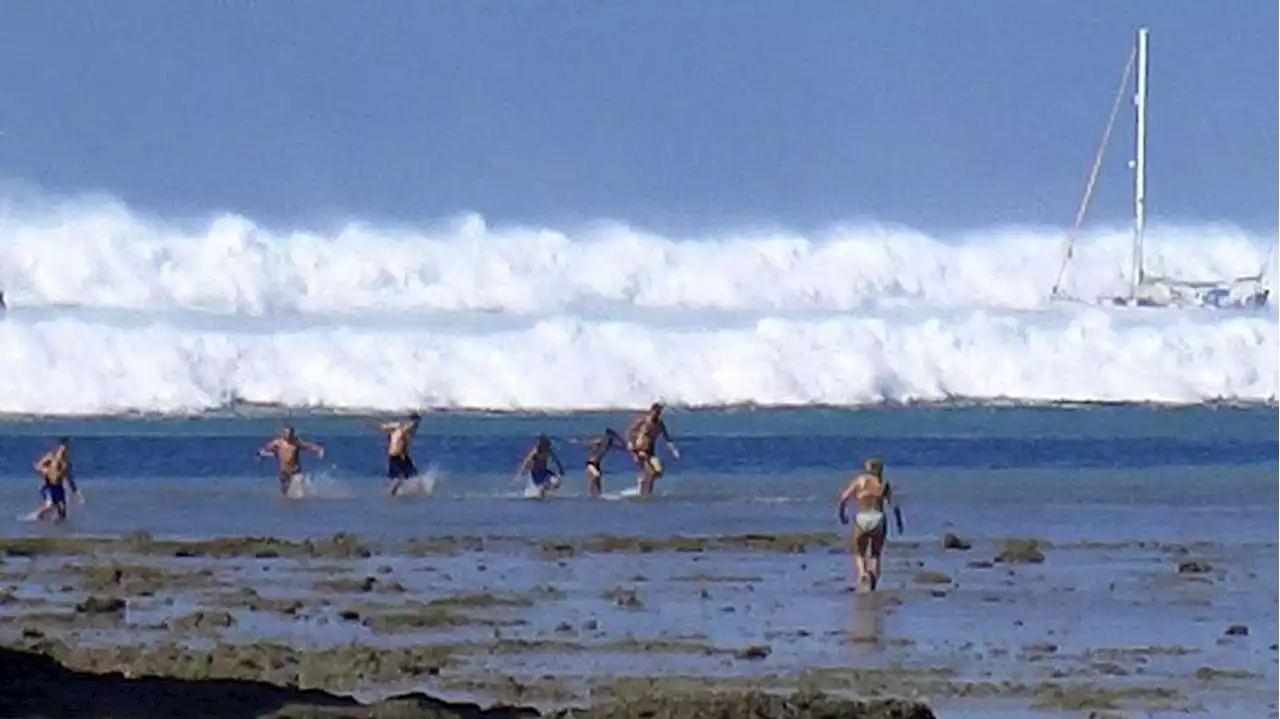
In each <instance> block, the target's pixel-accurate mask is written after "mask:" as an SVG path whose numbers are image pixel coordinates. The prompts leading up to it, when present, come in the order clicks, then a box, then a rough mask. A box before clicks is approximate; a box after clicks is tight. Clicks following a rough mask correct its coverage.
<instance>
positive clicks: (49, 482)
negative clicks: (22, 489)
mask: <svg viewBox="0 0 1280 719" xmlns="http://www.w3.org/2000/svg"><path fill="white" fill-rule="evenodd" d="M35 470H36V473H37V474H39V475H40V476H41V477H42V478H44V486H42V487H41V488H40V496H41V497H42V498H43V500H44V501H43V502H41V503H40V506H39V508H37V509H36V519H47V518H48V517H49V516H50V515H52V514H55V513H56V514H57V516H58V519H59V520H62V519H66V518H67V490H66V487H71V492H72V494H74V495H75V496H76V500H77V501H78V502H79V503H80V504H84V495H83V494H81V493H80V489H79V488H78V487H76V480H75V478H74V477H73V476H72V472H71V438H70V437H61V438H59V439H58V444H57V446H56V447H54V448H53V450H52V451H50V452H48V453H47V454H45V455H44V456H43V457H41V458H40V459H39V460H37V461H36V463H35Z"/></svg>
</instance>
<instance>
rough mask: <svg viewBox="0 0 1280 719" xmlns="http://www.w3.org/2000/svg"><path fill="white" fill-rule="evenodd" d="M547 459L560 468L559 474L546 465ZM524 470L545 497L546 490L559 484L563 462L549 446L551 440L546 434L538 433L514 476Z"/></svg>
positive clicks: (562, 472)
mask: <svg viewBox="0 0 1280 719" xmlns="http://www.w3.org/2000/svg"><path fill="white" fill-rule="evenodd" d="M548 461H551V462H555V463H556V469H558V470H560V473H559V474H556V473H555V472H552V471H551V469H550V468H548V467H547V462H548ZM525 472H528V473H529V478H530V479H532V480H533V486H534V487H535V488H537V490H538V494H539V496H542V497H545V496H547V492H550V491H551V490H553V489H555V488H557V487H559V486H560V477H563V476H564V464H563V463H561V462H560V458H559V457H557V456H556V452H555V450H554V449H552V448H551V440H550V439H549V438H548V437H547V435H545V434H540V435H538V440H537V441H536V442H534V444H533V449H531V450H529V453H528V454H526V455H525V456H524V461H523V462H521V463H520V469H518V470H517V471H516V476H519V475H522V474H524V473H525Z"/></svg>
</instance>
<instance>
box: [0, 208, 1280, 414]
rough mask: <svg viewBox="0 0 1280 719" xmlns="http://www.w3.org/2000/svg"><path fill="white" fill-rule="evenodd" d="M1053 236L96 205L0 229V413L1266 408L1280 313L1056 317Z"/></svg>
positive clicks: (1104, 277) (1229, 245)
mask: <svg viewBox="0 0 1280 719" xmlns="http://www.w3.org/2000/svg"><path fill="white" fill-rule="evenodd" d="M1062 240H1063V237H1062V235H1061V234H1060V233H1058V232H1055V231H1031V230H1017V229H1010V228H1005V229H1002V230H998V231H992V232H987V233H972V234H970V235H967V236H964V237H942V238H935V237H929V236H926V235H924V234H921V233H918V232H913V231H910V230H902V229H893V228H884V227H876V226H872V225H858V226H850V227H845V228H836V229H833V230H830V231H829V232H826V233H823V234H821V235H819V236H801V235H796V234H785V233H772V234H768V233H756V234H725V235H724V236H717V237H710V238H702V239H676V238H667V237H659V236H655V235H653V234H649V233H645V232H642V231H640V230H636V229H632V228H628V227H626V226H623V225H618V224H611V225H597V226H594V227H592V228H589V229H586V230H583V231H581V232H572V233H565V232H558V231H551V230H531V229H521V228H508V229H493V228H489V227H487V226H486V225H485V223H484V222H483V221H482V220H480V219H479V218H477V217H467V218H463V219H462V220H460V221H458V222H456V223H453V224H446V225H443V226H441V227H439V228H435V229H415V230H406V229H394V228H393V229H379V228H375V227H370V226H361V225H351V226H348V227H347V228H345V229H343V230H341V231H339V232H336V233H334V234H333V235H332V236H320V235H313V234H304V233H293V234H290V233H273V232H270V231H267V230H265V229H261V228H258V227H255V226H254V225H253V223H251V222H249V221H248V220H246V219H244V218H241V217H234V216H227V217H221V218H218V219H216V220H214V221H212V222H211V223H209V224H208V226H207V227H203V228H200V229H194V230H193V229H191V228H189V227H187V228H180V227H179V226H178V225H175V224H170V223H166V222H162V221H158V220H153V219H148V218H143V217H140V216H138V215H136V214H134V213H131V212H130V211H128V210H127V209H126V208H123V207H121V206H119V205H114V204H110V203H105V204H104V203H98V204H84V203H80V204H69V205H65V206H62V207H61V208H59V209H56V210H53V211H47V212H45V213H44V214H36V213H33V212H30V211H21V212H19V211H14V210H9V211H8V213H7V214H3V215H0V285H3V287H4V288H5V289H6V290H7V293H8V296H9V302H10V306H11V307H12V308H13V309H12V310H11V311H10V312H9V313H8V317H7V318H6V319H5V321H3V322H0V412H10V413H36V414H50V413H54V414H113V413H120V412H129V411H159V412H190V411H202V410H209V409H215V408H219V407H223V406H226V405H227V404H231V403H234V402H263V403H275V404H284V405H290V406H313V407H328V408H335V409H339V408H340V409H379V410H391V409H399V408H405V407H410V406H416V407H422V406H428V407H470V408H484V409H592V408H614V407H633V406H642V405H645V404H647V403H648V402H650V401H652V400H653V399H654V398H656V397H661V398H665V399H666V400H667V401H670V402H674V403H686V404H700V405H720V404H738V403H756V404H765V405H768V404H837V405H853V404H863V403H874V402H882V401H912V400H920V401H931V400H933V401H945V400H978V401H982V400H997V399H1007V400H1014V401H1069V402H1089V401H1134V402H1176V403H1196V402H1206V401H1215V400H1225V401H1275V399H1276V396H1277V383H1278V379H1277V371H1278V370H1277V355H1278V354H1280V347H1278V343H1277V313H1276V310H1275V307H1274V304H1273V306H1272V307H1269V308H1266V309H1265V310H1262V311H1251V312H1229V311H1222V312H1210V311H1178V310H1154V309H1144V310H1126V309H1107V310H1104V309H1098V308H1094V307H1089V306H1086V305H1069V306H1061V305H1058V306H1050V305H1049V304H1048V303H1047V301H1046V296H1047V294H1048V291H1049V288H1050V286H1051V285H1052V282H1053V279H1054V276H1055V275H1056V273H1057V271H1058V268H1059V266H1060V263H1061V259H1062V246H1063V245H1062ZM1128 241H1129V240H1128V235H1127V233H1126V232H1124V231H1123V230H1116V231H1114V232H1099V233H1097V234H1095V235H1092V236H1088V237H1086V238H1085V239H1084V241H1083V242H1082V244H1081V245H1080V247H1079V248H1078V249H1077V255H1076V256H1077V261H1076V262H1075V263H1074V264H1073V265H1072V270H1071V273H1070V274H1069V276H1068V288H1069V289H1070V290H1071V291H1072V292H1073V293H1074V294H1076V295H1080V296H1085V297H1089V296H1095V295H1102V294H1107V293H1118V292H1122V291H1123V289H1124V286H1125V272H1126V271H1127V267H1128V265H1127V260H1128ZM1275 244H1276V238H1275V236H1274V235H1267V236H1265V237H1263V236H1257V235H1251V234H1249V233H1246V232H1243V231H1241V230H1238V229H1231V228H1227V227H1221V226H1203V227H1196V228H1174V227H1166V228H1163V229H1159V230H1158V231H1156V232H1153V233H1152V236H1151V239H1150V243H1149V245H1150V247H1151V249H1152V252H1151V257H1152V265H1153V269H1154V270H1155V271H1157V272H1159V273H1161V274H1165V275H1173V276H1179V277H1183V278H1189V279H1196V278H1203V277H1217V276H1223V275H1247V274H1253V273H1256V272H1257V271H1258V270H1259V267H1260V266H1266V273H1265V277H1266V281H1265V282H1266V284H1267V285H1268V286H1270V287H1274V278H1275V277H1276V266H1275V254H1274V253H1273V252H1270V250H1269V248H1271V249H1273V248H1274V246H1275ZM55 305H63V306H64V307H61V308H54V307H53V306H55ZM65 305H75V306H76V308H66V307H65ZM42 307H43V309H42ZM85 308H90V309H85ZM93 308H100V309H93ZM101 308H108V309H101ZM111 308H114V309H111ZM184 310H200V311H202V312H201V313H200V314H193V313H191V312H182V311H184ZM476 310H485V311H488V312H490V313H492V314H491V315H486V316H483V317H480V316H477V315H475V314H473V313H474V311H476ZM204 313H213V314H214V316H213V317H212V319H211V318H210V316H209V315H207V314H204Z"/></svg>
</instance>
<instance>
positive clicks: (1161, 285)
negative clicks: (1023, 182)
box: [1050, 27, 1270, 309]
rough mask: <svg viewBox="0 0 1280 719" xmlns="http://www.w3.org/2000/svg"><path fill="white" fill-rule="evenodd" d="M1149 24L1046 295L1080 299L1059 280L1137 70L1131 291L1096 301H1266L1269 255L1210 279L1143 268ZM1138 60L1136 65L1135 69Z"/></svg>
mask: <svg viewBox="0 0 1280 719" xmlns="http://www.w3.org/2000/svg"><path fill="white" fill-rule="evenodd" d="M1147 39H1148V30H1147V28H1145V27H1144V28H1139V29H1138V34H1137V39H1136V42H1135V44H1134V48H1133V50H1132V51H1131V52H1130V53H1129V60H1128V62H1127V63H1126V64H1125V69H1124V76H1123V78H1122V79H1121V81H1120V89H1119V90H1118V91H1117V92H1116V99H1115V103H1114V105H1113V106H1112V108H1111V116H1110V118H1109V119H1108V120H1107V127H1106V130H1105V131H1104V132H1103V135H1102V144H1101V146H1100V147H1099V148H1098V154H1097V156H1096V157H1095V158H1094V163H1093V169H1092V171H1091V172H1090V173H1089V180H1088V183H1087V184H1086V186H1085V193H1084V198H1083V199H1082V200H1081V201H1080V206H1079V209H1078V210H1077V211H1076V219H1075V226H1074V227H1073V228H1072V232H1071V234H1070V235H1069V236H1068V238H1067V248H1066V253H1065V257H1064V258H1063V261H1062V268H1061V269H1060V270H1059V271H1058V276H1057V279H1056V280H1055V281H1054V283H1053V290H1052V292H1051V294H1050V297H1051V299H1053V300H1069V301H1077V302H1078V301H1081V300H1080V298H1077V297H1072V296H1070V295H1068V294H1067V293H1066V292H1065V291H1064V290H1063V287H1062V285H1063V281H1064V279H1065V278H1066V274H1067V269H1068V267H1069V266H1070V264H1071V260H1072V258H1073V257H1074V254H1075V243H1076V238H1077V236H1078V234H1079V230H1080V226H1081V224H1082V223H1083V222H1084V218H1085V215H1086V214H1087V213H1088V210H1089V203H1090V201H1091V200H1092V198H1093V191H1094V188H1095V187H1096V185H1097V181H1098V174H1099V172H1100V170H1101V168H1102V160H1103V157H1104V155H1105V154H1106V149H1107V145H1108V143H1109V141H1110V139H1111V131H1112V128H1113V127H1114V126H1115V120H1116V116H1117V115H1118V114H1119V110H1120V105H1121V104H1122V102H1123V100H1124V95H1125V90H1127V89H1128V87H1129V81H1130V80H1131V79H1132V78H1133V76H1134V74H1135V69H1136V74H1137V81H1136V86H1137V87H1136V89H1135V93H1134V95H1133V103H1134V109H1135V113H1134V114H1135V118H1134V119H1135V132H1134V138H1135V143H1134V144H1135V148H1134V157H1133V159H1132V160H1131V161H1130V162H1129V167H1130V169H1132V170H1133V244H1132V253H1133V254H1132V262H1131V266H1130V274H1129V291H1128V293H1127V294H1125V295H1121V296H1112V297H1101V298H1098V299H1097V300H1096V302H1097V303H1098V304H1109V305H1123V306H1131V307H1211V308H1221V309H1252V308H1258V307H1263V306H1265V305H1266V304H1267V298H1268V296H1269V294H1270V292H1269V290H1267V289H1266V288H1265V287H1263V286H1262V274H1263V271H1264V269H1265V267H1266V263H1267V262H1269V261H1270V257H1269V256H1268V258H1267V260H1266V261H1264V262H1263V266H1262V267H1260V268H1259V270H1258V272H1257V274H1254V275H1249V276H1246V277H1234V278H1226V279H1208V280H1180V279H1173V278H1169V277H1161V276H1159V275H1155V274H1152V273H1151V272H1148V271H1147V268H1146V259H1145V257H1144V255H1143V240H1144V234H1145V232H1146V224H1147V213H1146V202H1147ZM1135 65H1136V68H1135Z"/></svg>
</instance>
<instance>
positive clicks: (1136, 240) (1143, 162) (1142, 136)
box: [1129, 27, 1147, 298]
mask: <svg viewBox="0 0 1280 719" xmlns="http://www.w3.org/2000/svg"><path fill="white" fill-rule="evenodd" d="M1137 84H1138V88H1137V94H1136V96H1135V97H1134V105H1135V106H1136V109H1137V116H1138V118H1137V119H1138V122H1137V132H1136V137H1135V144H1136V145H1137V147H1136V148H1135V152H1134V158H1133V278H1132V283H1133V284H1132V285H1131V286H1130V288H1129V296H1130V298H1134V297H1137V294H1138V287H1139V285H1141V284H1142V280H1143V274H1144V273H1143V267H1142V265H1143V261H1142V239H1143V237H1142V236H1143V233H1144V232H1145V231H1146V226H1147V28H1145V27H1144V28H1139V29H1138V82H1137Z"/></svg>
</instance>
